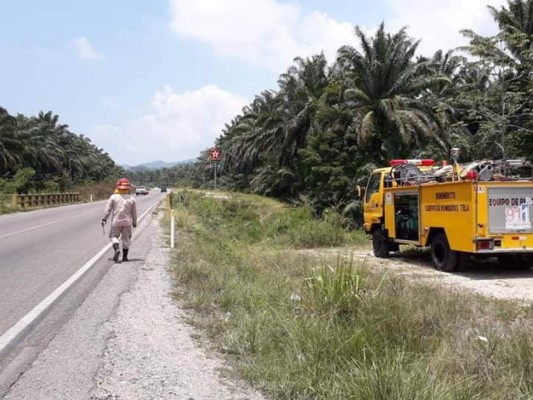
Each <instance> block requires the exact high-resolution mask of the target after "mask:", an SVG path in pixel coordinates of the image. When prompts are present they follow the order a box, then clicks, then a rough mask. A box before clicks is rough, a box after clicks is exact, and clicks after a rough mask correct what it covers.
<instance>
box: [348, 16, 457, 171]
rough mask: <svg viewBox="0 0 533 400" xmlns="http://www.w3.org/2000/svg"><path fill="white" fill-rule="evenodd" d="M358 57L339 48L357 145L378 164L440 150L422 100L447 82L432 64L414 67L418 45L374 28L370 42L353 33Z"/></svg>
mask: <svg viewBox="0 0 533 400" xmlns="http://www.w3.org/2000/svg"><path fill="white" fill-rule="evenodd" d="M355 34H356V35H357V37H358V38H359V41H360V45H361V49H362V50H361V51H359V50H357V49H356V48H354V47H352V46H343V47H341V48H340V49H339V52H338V63H339V68H340V69H341V71H342V74H343V75H344V78H345V80H346V83H345V84H346V86H347V87H349V89H347V90H346V97H347V98H348V99H350V100H351V105H352V108H353V111H354V122H355V123H356V124H357V130H358V134H359V140H360V142H361V144H362V145H364V147H365V148H366V149H367V150H368V151H370V152H371V153H372V154H374V160H375V161H376V162H377V163H379V164H381V163H383V162H384V161H385V160H386V159H390V158H393V157H408V156H409V155H410V154H411V153H412V150H413V148H418V147H422V146H425V145H427V144H428V143H429V142H434V143H437V144H438V145H439V146H440V147H441V148H443V149H445V147H446V143H445V142H444V140H443V139H442V137H443V132H442V131H441V130H440V129H439V127H438V125H437V123H436V119H435V115H434V112H433V110H428V109H427V107H426V106H425V103H424V100H423V97H422V94H423V93H424V92H425V91H427V90H430V89H431V88H434V87H436V86H437V85H439V84H442V83H447V82H449V81H450V80H449V78H447V77H446V76H444V75H442V74H439V73H436V72H435V71H434V69H432V68H431V66H432V64H431V63H432V61H431V60H428V61H421V62H414V60H413V59H414V56H415V52H416V50H417V48H418V45H419V41H413V40H412V39H411V38H409V36H408V35H407V33H406V30H405V28H403V29H401V30H400V31H399V32H398V33H396V34H394V35H391V34H387V33H386V32H385V27H384V24H383V23H382V24H381V25H380V26H379V29H378V31H377V32H376V34H375V36H374V37H371V38H369V37H367V36H366V35H365V34H364V33H363V31H362V30H361V29H360V28H359V27H356V28H355Z"/></svg>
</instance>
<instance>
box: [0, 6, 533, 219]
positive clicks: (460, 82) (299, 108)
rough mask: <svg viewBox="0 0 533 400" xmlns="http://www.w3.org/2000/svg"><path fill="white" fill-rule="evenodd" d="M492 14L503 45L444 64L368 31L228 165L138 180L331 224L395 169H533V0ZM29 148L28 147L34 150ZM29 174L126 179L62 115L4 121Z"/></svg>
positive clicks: (261, 115)
mask: <svg viewBox="0 0 533 400" xmlns="http://www.w3.org/2000/svg"><path fill="white" fill-rule="evenodd" d="M488 11H489V12H490V14H491V15H492V17H493V19H494V23H495V24H496V25H497V27H498V28H499V29H498V33H497V34H495V35H494V36H482V35H479V34H477V33H476V32H474V31H472V30H469V29H465V30H463V31H462V34H463V35H464V37H465V45H464V46H462V47H460V48H458V49H452V50H448V51H443V50H438V51H435V52H434V53H433V54H432V55H418V54H417V50H418V47H419V44H420V40H417V39H415V38H412V37H410V36H409V34H408V32H407V29H405V28H404V29H400V30H399V31H398V32H393V33H390V32H387V31H386V29H385V24H384V23H382V24H381V25H380V26H379V27H378V29H377V31H376V32H375V33H373V34H372V35H368V34H365V33H364V32H363V31H362V30H361V29H360V28H359V27H357V26H356V27H355V29H354V32H355V35H354V43H353V44H347V45H345V46H342V47H341V48H340V49H339V50H338V52H337V56H336V59H335V60H330V62H329V63H328V60H326V57H325V56H324V55H323V54H317V55H314V56H311V57H308V58H300V57H298V58H296V59H295V60H294V63H293V65H292V66H290V67H289V68H288V69H287V70H286V71H285V72H284V73H283V74H281V75H280V76H279V80H278V87H277V88H276V89H266V90H264V91H262V92H261V93H260V94H258V95H256V96H255V98H254V99H253V101H252V102H251V103H250V104H248V105H247V106H245V107H244V108H243V110H242V112H241V113H239V114H238V115H236V116H235V117H234V118H233V119H232V120H231V121H228V123H227V124H226V126H225V128H224V129H223V130H222V132H221V135H220V137H219V138H218V139H217V140H216V142H215V143H214V146H216V147H217V148H219V149H220V151H221V154H222V159H221V161H220V163H218V164H216V165H213V164H211V163H209V158H208V152H207V150H205V151H204V152H202V153H201V154H199V156H198V159H197V162H195V163H192V164H187V165H178V166H176V167H174V168H169V169H161V170H157V171H150V170H143V171H128V177H130V178H131V179H132V180H133V181H134V182H136V183H138V184H145V185H159V186H162V185H166V186H171V185H187V186H193V187H199V186H205V187H212V186H213V185H214V177H215V172H216V176H217V186H219V187H224V188H226V189H230V190H238V191H244V192H251V193H258V194H262V195H267V196H273V197H277V198H281V199H285V200H288V201H301V200H302V199H305V200H306V201H308V202H310V203H311V204H312V206H313V207H314V209H315V210H316V211H317V213H318V214H320V213H321V212H322V211H323V210H324V209H326V208H331V207H332V208H335V209H337V210H339V211H343V210H344V211H346V212H350V210H353V208H354V207H356V206H357V202H356V201H355V192H354V187H355V185H356V184H357V183H360V182H361V181H362V179H363V178H364V177H366V176H367V175H368V172H369V171H370V170H371V169H372V168H375V167H378V166H386V165H388V162H389V160H390V159H392V158H435V159H437V160H441V159H448V158H449V152H450V149H451V148H452V147H460V148H461V150H462V152H461V154H462V158H463V160H464V161H467V160H472V159H481V158H491V159H499V158H507V159H510V158H529V159H531V158H532V156H531V155H532V151H533V118H532V117H533V41H532V40H533V0H508V1H507V4H506V6H502V7H500V8H496V7H493V6H488ZM49 132H53V133H52V134H51V133H49ZM21 137H25V138H27V140H26V141H25V143H26V144H25V145H24V146H22V147H20V143H21ZM23 141H24V140H23ZM50 142H52V143H50ZM49 144H50V145H49ZM48 145H49V146H48ZM10 146H11V147H10ZM17 146H19V147H17ZM77 146H80V148H82V149H83V150H82V151H81V152H80V151H79V149H78V148H77ZM74 148H77V150H73V149H74ZM6 149H7V151H6ZM29 149H33V150H29ZM81 155H82V157H80V156H81ZM69 160H70V161H69ZM96 160H98V162H96ZM20 165H30V166H31V168H33V169H34V170H35V171H36V174H38V175H39V174H40V175H46V174H50V175H53V174H57V175H59V176H61V175H62V176H65V174H66V171H68V176H69V177H70V178H71V179H85V178H87V179H95V180H98V179H103V178H105V177H106V176H109V175H110V174H111V171H112V170H113V168H114V164H113V162H112V160H111V159H110V158H109V157H108V156H107V154H105V153H103V151H102V150H100V149H97V148H95V147H94V146H92V145H91V144H90V141H89V140H88V139H87V138H84V137H83V136H76V135H72V134H70V132H68V130H67V129H66V128H62V126H61V125H59V124H58V123H57V119H56V117H54V116H52V115H51V114H50V113H48V114H42V113H41V114H40V115H39V117H32V118H26V117H22V116H17V117H11V116H9V115H8V114H7V113H6V112H5V110H4V111H2V112H1V113H0V173H6V172H7V173H10V171H11V172H12V171H14V170H15V169H16V167H17V166H18V167H20ZM215 168H216V169H215Z"/></svg>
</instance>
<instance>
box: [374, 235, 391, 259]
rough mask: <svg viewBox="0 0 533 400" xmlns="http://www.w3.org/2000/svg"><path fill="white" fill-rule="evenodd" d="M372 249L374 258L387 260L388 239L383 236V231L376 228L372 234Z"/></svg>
mask: <svg viewBox="0 0 533 400" xmlns="http://www.w3.org/2000/svg"><path fill="white" fill-rule="evenodd" d="M372 247H373V249H374V255H375V256H376V257H379V258H387V257H388V256H389V239H388V238H387V236H385V232H383V229H381V228H376V229H375V230H374V232H372Z"/></svg>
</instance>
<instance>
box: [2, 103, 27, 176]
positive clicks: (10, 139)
mask: <svg viewBox="0 0 533 400" xmlns="http://www.w3.org/2000/svg"><path fill="white" fill-rule="evenodd" d="M21 152H22V143H21V141H20V138H19V137H18V134H17V120H16V118H15V117H13V116H11V115H9V113H8V112H7V111H6V110H5V109H4V108H2V107H0V173H1V174H2V175H3V174H4V173H6V172H7V171H8V170H10V169H15V168H16V167H17V166H18V165H20V163H21Z"/></svg>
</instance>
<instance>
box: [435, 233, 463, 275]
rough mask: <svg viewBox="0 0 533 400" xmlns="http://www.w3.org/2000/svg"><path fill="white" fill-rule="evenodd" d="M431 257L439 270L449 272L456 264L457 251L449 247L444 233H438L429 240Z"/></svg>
mask: <svg viewBox="0 0 533 400" xmlns="http://www.w3.org/2000/svg"><path fill="white" fill-rule="evenodd" d="M431 259H432V260H433V265H435V268H436V269H438V270H440V271H446V272H451V271H454V270H455V268H456V266H457V259H458V252H457V251H454V250H452V249H450V245H449V243H448V239H446V234H444V233H438V234H436V235H435V237H434V238H433V241H432V242H431Z"/></svg>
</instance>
